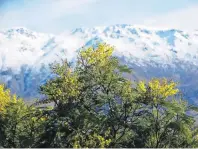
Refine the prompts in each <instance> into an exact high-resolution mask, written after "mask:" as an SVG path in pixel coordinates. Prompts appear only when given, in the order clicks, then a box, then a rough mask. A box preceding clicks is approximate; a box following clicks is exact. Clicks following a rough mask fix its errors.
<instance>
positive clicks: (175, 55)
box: [0, 24, 198, 102]
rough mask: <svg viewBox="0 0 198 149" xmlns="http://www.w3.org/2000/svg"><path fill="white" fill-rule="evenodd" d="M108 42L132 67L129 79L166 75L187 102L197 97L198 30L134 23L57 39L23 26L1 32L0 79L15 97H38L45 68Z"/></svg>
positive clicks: (80, 31)
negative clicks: (161, 27)
mask: <svg viewBox="0 0 198 149" xmlns="http://www.w3.org/2000/svg"><path fill="white" fill-rule="evenodd" d="M99 42H106V43H109V44H111V45H113V46H115V49H116V50H115V52H114V54H115V55H116V56H118V57H119V59H120V61H122V62H124V63H126V64H128V65H129V66H130V67H132V68H133V69H134V75H133V76H128V77H132V78H133V79H140V78H141V79H146V80H147V79H150V78H151V77H168V78H171V79H174V80H176V81H180V82H181V84H180V88H181V90H182V91H183V92H184V93H185V96H186V97H188V98H189V99H190V100H191V101H193V102H196V98H195V97H196V96H197V95H198V94H197V93H198V88H197V87H196V86H197V82H198V81H196V80H198V79H197V76H198V69H197V66H198V31H194V32H186V31H181V30H176V29H153V28H147V27H138V26H132V25H125V24H124V25H113V26H107V27H95V28H77V29H75V30H73V31H71V32H70V33H67V34H66V33H63V34H61V35H53V34H43V33H36V32H33V31H31V30H28V29H26V28H12V29H7V30H2V31H0V81H1V82H3V83H6V84H7V86H8V87H9V88H11V90H12V92H13V93H17V94H18V95H20V96H23V97H25V98H32V97H38V96H39V94H38V87H39V85H40V84H42V83H44V82H45V81H46V79H48V78H49V77H50V71H49V69H48V64H49V63H52V62H54V61H60V60H61V59H64V58H67V59H68V60H69V61H75V56H76V52H77V51H78V50H79V49H80V48H81V47H83V46H85V47H86V46H91V45H97V44H98V43H99Z"/></svg>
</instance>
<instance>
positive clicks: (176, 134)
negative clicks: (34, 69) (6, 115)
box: [41, 44, 196, 147]
mask: <svg viewBox="0 0 198 149" xmlns="http://www.w3.org/2000/svg"><path fill="white" fill-rule="evenodd" d="M112 54H113V48H112V47H111V46H109V45H106V44H100V45H99V46H98V47H96V48H95V49H94V48H92V47H91V48H87V49H83V50H81V51H80V52H79V55H78V60H77V63H76V65H75V67H71V65H70V64H69V63H68V62H67V61H65V62H64V63H63V64H62V65H61V64H56V65H54V67H52V69H53V72H54V74H55V75H56V76H57V77H55V78H54V79H52V80H49V81H48V82H47V83H46V84H45V85H44V86H42V87H41V92H42V93H43V94H45V95H46V99H45V100H44V101H42V102H44V103H48V102H53V103H54V104H55V107H54V109H53V116H52V117H53V118H52V117H51V118H52V119H51V121H50V125H48V126H47V127H46V129H47V128H52V129H50V130H49V129H47V130H46V132H48V133H47V134H46V135H45V134H44V136H45V137H44V139H43V140H42V141H41V142H45V143H44V144H42V146H45V147H73V146H78V147H100V146H101V144H103V145H102V146H103V147H192V146H193V145H194V144H193V143H194V142H195V134H196V133H195V132H196V129H195V127H194V126H195V125H194V118H193V117H191V116H189V115H187V114H186V112H187V111H188V110H189V108H188V105H187V103H186V102H185V101H184V100H182V98H180V97H177V98H176V97H175V95H177V94H178V89H177V88H176V84H175V83H174V82H168V81H167V80H166V79H162V80H160V79H153V80H151V81H150V82H149V83H148V84H146V83H144V82H142V81H141V82H139V83H137V84H136V83H135V82H134V83H133V82H131V81H130V80H128V79H127V78H124V77H123V73H131V71H130V70H129V69H128V67H127V66H125V65H121V64H120V63H119V61H118V59H117V58H116V57H114V56H112ZM55 126H56V127H55ZM55 128H56V129H55ZM49 133H50V134H53V135H51V136H50V138H49V137H48V136H49ZM93 136H95V137H96V136H98V137H99V138H100V137H101V138H103V139H102V140H104V141H103V142H108V143H101V142H99V141H98V139H94V138H93ZM90 138H92V140H90ZM96 138H97V137H96ZM96 140H97V141H96Z"/></svg>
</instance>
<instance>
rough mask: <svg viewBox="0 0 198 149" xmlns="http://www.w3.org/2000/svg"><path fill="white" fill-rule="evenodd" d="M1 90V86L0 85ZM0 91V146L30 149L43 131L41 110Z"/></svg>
mask: <svg viewBox="0 0 198 149" xmlns="http://www.w3.org/2000/svg"><path fill="white" fill-rule="evenodd" d="M1 87H2V88H3V85H1ZM2 88H1V89H0V92H1V93H0V103H2V104H1V111H0V145H1V146H2V147H6V148H12V147H14V148H17V147H20V148H21V147H32V146H34V143H35V142H36V140H37V139H38V138H39V135H40V133H41V132H42V131H43V130H44V129H43V127H42V126H43V124H44V122H45V121H44V120H45V117H44V116H43V113H42V111H41V110H39V109H37V108H36V107H32V106H28V105H27V104H26V103H25V102H24V101H23V100H22V99H19V98H17V97H16V95H11V94H10V91H9V90H4V89H2Z"/></svg>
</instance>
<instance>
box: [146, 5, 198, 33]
mask: <svg viewBox="0 0 198 149" xmlns="http://www.w3.org/2000/svg"><path fill="white" fill-rule="evenodd" d="M197 14H198V5H194V6H189V7H186V8H183V9H180V10H176V11H171V12H169V13H167V14H162V15H159V16H154V17H152V18H151V19H146V20H145V21H144V22H143V24H144V25H148V26H155V27H163V28H178V29H184V30H194V29H198V19H197Z"/></svg>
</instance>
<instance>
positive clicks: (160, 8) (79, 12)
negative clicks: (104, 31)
mask: <svg viewBox="0 0 198 149" xmlns="http://www.w3.org/2000/svg"><path fill="white" fill-rule="evenodd" d="M113 24H132V25H145V26H151V27H163V28H164V27H168V28H179V29H184V30H191V29H198V0H0V29H2V28H11V27H27V28H29V29H32V30H35V31H39V32H49V33H60V32H63V31H66V30H71V29H75V28H77V27H94V26H104V25H113Z"/></svg>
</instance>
